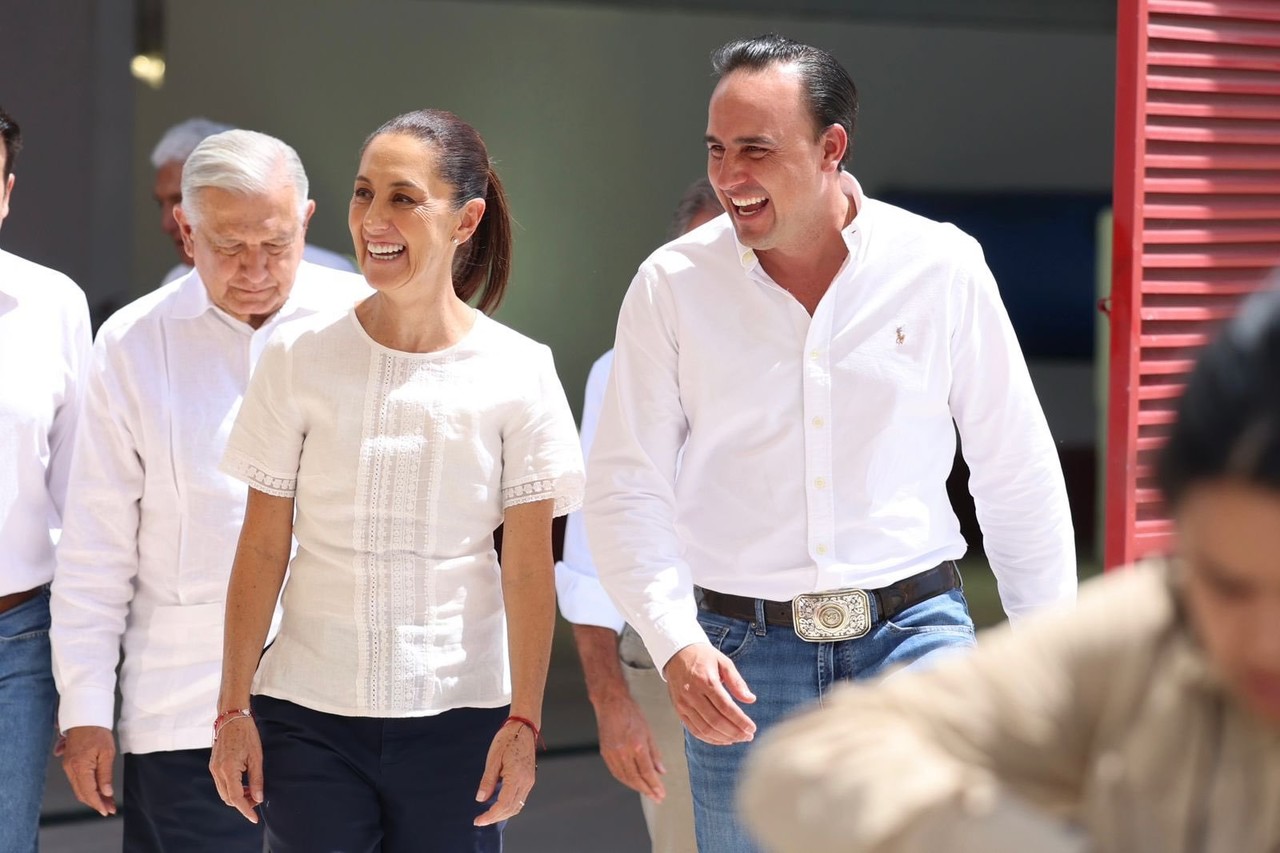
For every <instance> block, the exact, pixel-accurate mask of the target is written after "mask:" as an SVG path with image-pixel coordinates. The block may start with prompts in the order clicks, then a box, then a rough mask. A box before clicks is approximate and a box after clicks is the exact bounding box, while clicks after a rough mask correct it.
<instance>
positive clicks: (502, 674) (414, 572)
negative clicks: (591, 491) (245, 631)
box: [222, 310, 583, 717]
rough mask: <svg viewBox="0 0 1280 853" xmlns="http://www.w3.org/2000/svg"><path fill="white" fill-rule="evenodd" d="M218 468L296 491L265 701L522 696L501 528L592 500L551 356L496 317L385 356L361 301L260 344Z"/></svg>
mask: <svg viewBox="0 0 1280 853" xmlns="http://www.w3.org/2000/svg"><path fill="white" fill-rule="evenodd" d="M222 469H223V470H224V471H226V472H227V473H228V474H230V475H232V476H233V477H236V478H238V479H240V480H243V481H244V482H245V483H247V484H248V485H249V486H251V487H252V488H254V489H257V490H259V491H262V492H265V493H267V494H271V495H278V496H283V497H293V498H295V517H294V536H295V538H296V540H297V545H298V547H297V552H296V554H295V556H294V558H293V561H292V563H291V564H290V570H289V576H288V579H287V581H286V584H285V590H284V597H283V605H284V617H283V621H282V623H281V626H280V632H279V634H278V636H277V638H276V641H275V642H274V643H273V644H272V645H271V646H270V647H269V648H268V649H267V651H266V653H265V654H264V655H263V658H262V661H261V663H260V664H259V666H258V672H257V675H256V676H255V679H254V685H253V691H254V692H255V693H257V694H264V695H268V696H274V697H276V698H279V699H285V700H288V701H291V702H295V703H297V704H299V705H303V706H305V707H308V708H311V709H313V710H317V711H322V712H326V713H334V714H345V715H350V716H370V717H415V716H428V715H431V714H437V713H440V712H443V711H446V710H449V709H451V708H458V707H478V708H491V707H498V706H501V705H504V704H506V703H508V702H509V701H510V697H511V676H510V667H509V662H508V658H507V641H506V620H505V616H504V610H503V600H502V588H501V583H500V570H499V566H498V559H497V555H496V553H495V551H494V547H493V531H494V528H496V527H497V526H498V524H499V523H500V522H501V521H502V517H503V512H504V511H505V510H506V509H507V508H508V507H511V506H514V505H517V504H522V503H529V502H533V501H540V500H549V499H550V500H554V501H555V514H556V515H563V514H565V513H568V512H571V511H572V510H574V509H576V508H577V507H578V506H579V505H580V504H581V501H582V489H583V463H582V453H581V450H580V449H579V445H578V439H577V433H576V431H575V428H574V422H573V416H572V414H571V413H570V411H569V405H568V402H567V400H566V399H565V394H564V389H563V387H562V386H561V384H560V381H559V379H558V377H557V376H556V372H555V367H554V364H553V362H552V357H551V351H550V350H549V349H548V348H547V347H545V346H543V345H541V344H538V343H536V342H534V341H532V340H530V339H528V338H526V337H524V336H523V335H520V334H518V333H516V332H514V331H512V330H511V329H508V328H506V327H505V326H503V325H501V324H499V323H498V322H496V321H494V320H491V319H489V318H488V317H486V316H485V315H483V314H477V315H476V321H475V325H474V326H473V327H472V329H471V331H470V332H468V333H467V335H466V336H465V337H464V338H463V339H462V340H461V341H460V342H458V343H457V344H455V345H454V346H452V347H449V348H447V349H444V350H440V351H438V352H431V353H406V352H400V351H397V350H392V349H389V348H387V347H384V346H382V345H381V344H379V343H377V342H376V341H374V340H373V339H372V338H371V337H369V335H368V333H367V332H365V330H364V328H363V327H362V326H361V325H360V321H359V320H358V319H357V317H356V315H355V312H354V310H352V311H349V312H347V313H345V314H343V315H341V316H335V315H332V314H331V315H328V316H327V317H317V318H316V319H315V320H314V321H311V322H308V323H305V324H296V325H295V326H293V327H292V328H289V329H287V330H282V331H281V333H280V334H278V335H277V336H276V337H275V338H273V339H272V341H271V343H270V344H268V346H267V349H266V351H265V352H264V353H263V355H262V359H261V361H260V362H259V364H258V367H257V370H256V371H255V373H254V377H253V381H252V382H251V383H250V386H249V390H248V393H247V394H246V396H245V400H244V404H243V406H242V407H241V410H240V414H239V417H238V418H237V419H236V423H235V426H234V428H233V429H232V433H231V439H230V441H229V442H228V445H227V451H226V455H225V456H224V457H223V462H222Z"/></svg>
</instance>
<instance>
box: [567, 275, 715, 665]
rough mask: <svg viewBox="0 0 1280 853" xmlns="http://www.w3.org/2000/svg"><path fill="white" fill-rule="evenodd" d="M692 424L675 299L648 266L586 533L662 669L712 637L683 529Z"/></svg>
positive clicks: (633, 300) (605, 577) (614, 388)
mask: <svg viewBox="0 0 1280 853" xmlns="http://www.w3.org/2000/svg"><path fill="white" fill-rule="evenodd" d="M688 431H689V424H688V421H687V419H686V418H685V413H684V408H683V406H682V405H681V401H680V383H679V341H678V335H677V328H676V316H675V306H674V304H673V301H672V298H671V293H670V290H669V288H668V285H667V283H666V281H665V280H663V279H662V278H661V277H660V276H659V275H658V274H657V273H656V272H654V271H652V270H651V269H649V268H647V267H642V268H641V270H640V272H639V273H638V274H637V275H636V278H635V280H634V281H633V282H632V283H631V287H630V289H629V290H628V291H627V295H626V298H625V299H624V300H623V303H622V311H621V314H620V315H619V318H618V337H617V346H616V347H615V349H614V364H613V375H612V376H611V378H610V380H609V385H608V390H607V391H606V392H605V399H604V405H603V406H602V408H601V412H600V428H599V430H598V431H597V433H596V439H595V443H594V444H593V446H592V449H591V458H590V460H589V464H588V473H587V507H586V521H587V535H588V538H589V540H590V543H591V553H592V554H593V555H594V556H595V558H596V566H597V568H598V571H599V573H600V580H601V582H602V583H603V584H604V588H605V589H606V590H607V591H608V593H609V596H610V597H611V598H612V599H613V601H614V603H615V604H617V605H618V609H619V610H620V611H622V615H623V617H624V618H625V619H626V620H627V622H629V623H630V624H631V625H632V626H633V627H634V628H635V629H636V631H637V632H639V634H640V636H641V637H642V638H643V639H644V642H645V646H646V647H647V648H648V650H649V653H650V654H651V655H652V656H653V660H654V664H655V665H656V666H657V668H658V671H659V672H661V671H662V669H663V667H665V666H666V663H667V661H668V660H670V659H671V656H672V655H674V654H675V653H676V652H678V651H679V650H680V649H682V648H684V647H685V646H689V645H692V644H694V643H705V642H706V641H707V636H706V634H705V633H704V632H703V630H702V628H701V627H700V626H699V625H698V618H697V605H696V603H695V601H694V597H693V579H692V576H691V573H690V571H689V566H688V564H687V563H686V562H685V560H684V556H683V551H684V549H683V547H682V545H681V543H680V538H679V536H678V535H677V533H676V529H675V479H676V470H677V461H678V458H679V454H680V448H681V447H682V446H683V445H684V441H685V438H686V436H687V435H688Z"/></svg>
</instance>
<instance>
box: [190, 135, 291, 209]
mask: <svg viewBox="0 0 1280 853" xmlns="http://www.w3.org/2000/svg"><path fill="white" fill-rule="evenodd" d="M282 183H288V184H289V185H291V186H292V187H293V191H294V195H295V197H296V198H297V207H298V216H299V218H304V217H305V215H306V209H307V201H308V199H309V196H308V192H309V191H310V185H309V184H308V182H307V172H306V170H305V169H303V168H302V160H301V159H300V158H299V157H298V152H297V151H294V150H293V148H292V147H291V146H289V145H288V144H286V143H284V142H281V141H280V140H279V139H276V138H275V137H274V136H268V135H267V134H265V133H258V132H257V131H254V130H227V131H224V132H222V133H215V134H214V135H213V136H210V137H208V138H207V139H205V140H204V141H203V142H201V143H200V144H199V145H197V146H196V149H195V150H194V151H192V152H191V156H190V157H188V158H187V163H186V165H185V166H183V168H182V209H183V210H184V211H185V212H186V215H187V220H188V221H189V222H191V224H192V225H195V224H197V223H198V222H199V221H200V206H199V195H198V191H199V190H203V189H219V190H225V191H227V192H232V193H239V194H241V195H261V194H264V193H269V192H271V191H272V190H274V189H276V188H277V187H279V186H280V185H281V184H282Z"/></svg>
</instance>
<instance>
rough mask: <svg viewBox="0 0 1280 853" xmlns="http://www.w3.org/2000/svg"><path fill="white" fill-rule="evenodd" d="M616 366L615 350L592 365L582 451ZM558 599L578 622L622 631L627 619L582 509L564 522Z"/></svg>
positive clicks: (588, 444)
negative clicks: (606, 581) (606, 580)
mask: <svg viewBox="0 0 1280 853" xmlns="http://www.w3.org/2000/svg"><path fill="white" fill-rule="evenodd" d="M612 368H613V350H609V351H608V352H607V353H605V354H604V355H602V356H600V358H598V359H597V360H596V363H595V364H593V365H591V372H590V373H588V374H587V390H586V393H585V394H584V396H583V401H582V430H581V440H582V453H583V455H584V456H588V455H590V453H591V443H592V442H593V441H594V440H595V435H596V427H597V426H598V425H599V423H600V406H601V404H602V403H603V402H604V391H605V388H606V387H607V386H608V384H609V371H610V370H612ZM556 600H557V601H558V602H559V604H560V613H561V615H563V616H564V618H565V619H567V620H569V621H570V622H572V623H573V624H575V625H596V626H598V627H601V628H612V629H613V630H614V631H615V632H618V633H621V632H622V628H623V626H624V625H625V624H626V620H625V619H623V618H622V614H621V613H619V612H618V608H616V607H614V606H613V602H612V601H610V600H609V594H608V593H606V592H605V591H604V587H603V586H602V585H601V584H600V576H599V573H598V572H597V571H596V563H595V560H593V559H592V558H591V548H590V546H589V545H588V543H587V528H586V522H585V521H584V520H583V517H582V513H581V512H575V513H571V514H570V515H569V518H568V520H567V521H566V522H565V526H564V558H563V559H562V560H561V561H560V562H559V563H557V564H556Z"/></svg>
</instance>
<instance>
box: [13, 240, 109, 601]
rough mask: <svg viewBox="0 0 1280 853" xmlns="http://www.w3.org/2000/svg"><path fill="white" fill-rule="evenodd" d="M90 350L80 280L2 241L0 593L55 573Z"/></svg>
mask: <svg viewBox="0 0 1280 853" xmlns="http://www.w3.org/2000/svg"><path fill="white" fill-rule="evenodd" d="M88 355H89V306H88V304H87V303H86V302H85V298H84V293H82V292H81V290H80V288H78V287H76V286H75V284H74V283H72V281H71V279H69V278H67V277H66V276H65V275H63V274H62V273H60V272H55V271H54V270H51V269H48V268H47V267H42V266H40V265H39V264H33V263H31V262H30V261H27V260H24V259H22V258H20V257H18V256H17V255H11V254H9V253H8V252H3V251H0V595H8V594H10V593H14V592H23V591H25V590H28V589H34V588H36V587H38V586H41V585H43V584H47V583H48V582H49V581H50V580H52V579H53V562H54V561H53V538H52V537H51V535H50V528H56V527H59V526H60V525H61V522H60V518H61V516H62V504H63V497H64V496H65V494H66V490H67V471H68V469H69V467H70V464H71V448H72V446H73V438H74V436H75V432H74V431H75V424H76V414H77V411H78V408H79V395H80V382H81V373H82V371H83V368H84V363H85V361H86V360H87V358H88Z"/></svg>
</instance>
